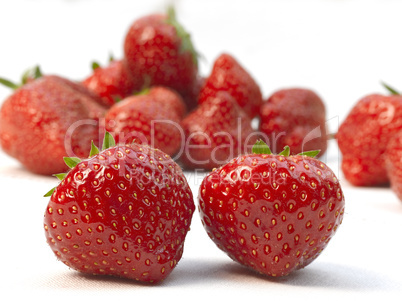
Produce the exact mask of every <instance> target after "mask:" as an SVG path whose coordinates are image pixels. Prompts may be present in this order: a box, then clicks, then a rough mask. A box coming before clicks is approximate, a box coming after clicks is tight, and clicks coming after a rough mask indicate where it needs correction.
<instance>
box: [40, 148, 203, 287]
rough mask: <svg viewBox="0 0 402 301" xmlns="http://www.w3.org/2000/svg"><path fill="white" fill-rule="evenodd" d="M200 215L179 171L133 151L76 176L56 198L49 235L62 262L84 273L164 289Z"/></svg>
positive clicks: (107, 156)
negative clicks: (193, 221)
mask: <svg viewBox="0 0 402 301" xmlns="http://www.w3.org/2000/svg"><path fill="white" fill-rule="evenodd" d="M194 210H195V206H194V201H193V196H192V193H191V190H190V188H189V186H188V184H187V181H186V179H185V177H184V175H183V173H182V171H181V169H180V167H179V166H178V165H177V164H176V163H175V162H174V161H173V160H172V159H171V158H170V157H169V156H167V155H166V154H165V153H163V152H161V151H159V150H155V149H151V148H149V147H148V146H140V145H137V144H132V145H130V146H121V147H113V148H110V149H108V150H105V151H103V152H101V153H100V154H99V155H95V156H94V157H92V158H90V159H88V160H85V161H83V162H82V163H79V164H78V165H77V166H76V167H74V168H73V169H72V170H70V172H69V173H68V175H67V177H66V178H65V179H64V180H63V181H62V182H61V183H60V184H59V186H58V187H57V188H56V190H55V191H54V193H53V195H52V196H51V199H50V201H49V204H48V206H47V209H46V212H45V217H44V227H45V234H46V238H47V241H48V243H49V245H50V247H51V249H52V250H53V252H54V253H55V254H56V256H57V257H58V259H59V260H60V261H62V262H63V263H65V264H66V265H68V266H69V267H71V268H73V269H75V270H77V271H80V272H83V273H89V274H99V275H113V276H118V277H124V278H129V279H135V280H138V281H144V282H157V281H160V280H163V279H165V278H166V277H167V276H168V275H169V274H170V273H171V272H172V270H173V269H174V267H175V266H176V264H177V262H178V261H179V260H180V258H181V256H182V253H183V245H184V240H185V237H186V234H187V232H188V231H189V227H190V224H191V219H192V214H193V212H194Z"/></svg>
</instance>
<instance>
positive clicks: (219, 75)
mask: <svg viewBox="0 0 402 301" xmlns="http://www.w3.org/2000/svg"><path fill="white" fill-rule="evenodd" d="M218 91H226V92H228V93H229V94H230V95H232V97H233V98H234V99H235V100H236V101H237V103H238V105H239V106H240V107H241V108H242V109H243V110H244V111H245V112H246V113H247V114H248V115H249V116H250V117H251V118H253V117H255V116H256V115H257V114H258V112H259V110H260V106H261V104H262V94H261V90H260V87H259V86H258V84H257V83H256V82H255V80H254V79H253V78H252V77H251V75H250V74H249V73H248V72H247V71H246V70H245V69H244V68H243V67H242V66H241V65H240V64H239V63H238V62H237V61H236V60H235V59H234V58H233V57H232V56H230V55H229V54H225V53H224V54H222V55H220V56H219V57H218V58H217V59H216V61H215V63H214V66H213V69H212V72H211V74H210V75H209V77H208V78H207V79H206V80H205V83H204V86H203V87H202V88H201V92H200V96H199V100H198V101H199V103H203V102H204V101H205V100H206V99H207V98H209V97H210V96H214V95H215V94H216V93H217V92H218Z"/></svg>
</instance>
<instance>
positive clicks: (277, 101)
mask: <svg viewBox="0 0 402 301" xmlns="http://www.w3.org/2000/svg"><path fill="white" fill-rule="evenodd" d="M260 118H261V122H260V131H261V132H262V133H263V134H265V135H266V137H265V139H269V140H270V141H271V144H270V145H271V149H272V150H273V151H274V152H276V150H282V149H283V148H284V147H285V146H289V147H290V149H291V151H292V154H298V153H301V152H305V151H310V150H315V149H319V150H320V154H323V153H324V152H325V151H326V149H327V131H326V124H325V105H324V103H323V101H322V100H321V98H320V97H319V96H318V95H317V94H316V93H315V92H313V91H311V90H309V89H304V88H290V89H281V90H278V91H276V92H275V93H273V94H272V95H271V96H270V97H269V98H268V100H267V101H266V102H264V103H263V105H262V106H261V109H260Z"/></svg>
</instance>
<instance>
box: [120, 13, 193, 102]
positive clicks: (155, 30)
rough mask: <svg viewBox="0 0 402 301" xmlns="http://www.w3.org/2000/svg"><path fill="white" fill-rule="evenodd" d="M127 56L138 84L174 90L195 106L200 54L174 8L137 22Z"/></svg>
mask: <svg viewBox="0 0 402 301" xmlns="http://www.w3.org/2000/svg"><path fill="white" fill-rule="evenodd" d="M124 54H125V60H126V61H127V66H128V68H129V71H130V72H131V74H132V76H133V78H134V81H135V82H136V83H139V84H141V85H142V86H144V85H148V86H154V85H162V86H167V87H170V88H172V89H175V90H176V91H178V92H179V93H180V94H181V95H182V97H183V98H184V100H185V102H186V104H187V106H188V108H193V107H195V104H196V103H197V99H196V98H195V96H197V95H194V94H198V93H194V90H196V87H197V85H198V64H197V54H196V51H195V49H194V47H193V44H192V43H191V39H190V35H189V34H188V33H187V32H186V31H185V30H184V28H183V27H182V26H181V25H180V24H179V23H178V22H177V20H176V16H175V13H174V10H173V9H169V11H168V14H166V15H165V14H152V15H148V16H144V17H142V18H140V19H138V20H136V21H135V22H134V23H133V24H132V25H131V26H130V28H129V30H128V32H127V34H126V37H125V40H124Z"/></svg>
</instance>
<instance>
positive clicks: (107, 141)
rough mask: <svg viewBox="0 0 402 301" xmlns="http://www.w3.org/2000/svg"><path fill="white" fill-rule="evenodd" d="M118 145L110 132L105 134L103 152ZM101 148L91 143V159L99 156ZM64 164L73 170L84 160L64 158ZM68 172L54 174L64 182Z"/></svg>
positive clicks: (49, 192)
mask: <svg viewBox="0 0 402 301" xmlns="http://www.w3.org/2000/svg"><path fill="white" fill-rule="evenodd" d="M115 145H116V142H115V140H114V138H113V136H112V135H111V134H110V133H109V132H105V137H104V138H103V143H102V151H103V150H105V149H108V148H111V147H114V146H115ZM99 152H100V151H99V148H98V147H97V146H96V145H95V143H94V142H93V141H92V142H91V150H90V152H89V158H91V157H93V156H95V155H97V154H99ZM63 160H64V163H66V165H67V166H68V167H69V168H70V169H73V168H74V167H76V166H77V165H78V164H79V163H80V162H82V160H81V159H80V158H77V157H64V158H63ZM67 174H68V172H65V173H58V174H54V175H53V176H55V177H56V178H57V179H59V180H60V181H63V180H64V179H65V178H66V176H67ZM55 189H56V187H54V188H52V189H50V190H49V191H48V192H47V193H46V194H45V195H44V197H49V196H51V195H52V194H53V192H54V190H55Z"/></svg>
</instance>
